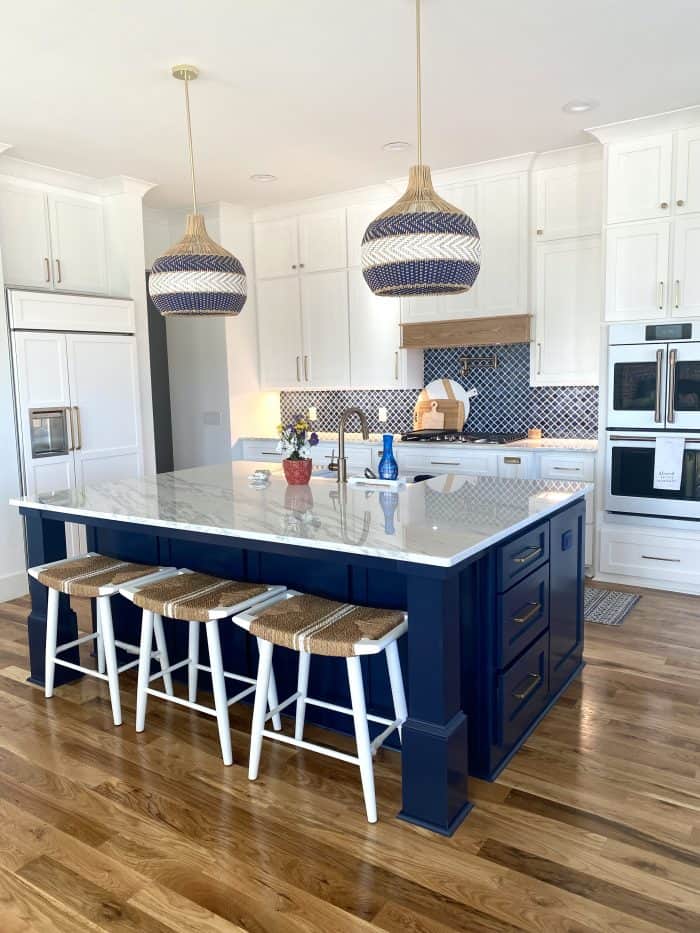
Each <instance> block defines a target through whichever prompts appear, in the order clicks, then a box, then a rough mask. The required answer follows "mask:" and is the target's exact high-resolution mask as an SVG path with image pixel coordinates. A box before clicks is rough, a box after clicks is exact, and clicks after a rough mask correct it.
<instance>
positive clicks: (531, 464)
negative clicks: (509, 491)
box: [498, 450, 535, 479]
mask: <svg viewBox="0 0 700 933" xmlns="http://www.w3.org/2000/svg"><path fill="white" fill-rule="evenodd" d="M498 475H499V476H502V477H505V478H508V479H532V478H533V477H534V475H535V457H534V455H533V454H530V453H524V452H523V451H522V450H513V451H508V452H506V453H499V454H498Z"/></svg>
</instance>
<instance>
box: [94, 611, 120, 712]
mask: <svg viewBox="0 0 700 933" xmlns="http://www.w3.org/2000/svg"><path fill="white" fill-rule="evenodd" d="M97 613H98V616H99V619H100V629H101V631H102V641H103V643H104V648H105V664H106V666H107V680H108V682H109V699H110V701H111V703H112V718H113V719H114V725H115V726H121V724H122V707H121V701H120V698H119V671H118V670H117V648H116V645H115V644H114V627H113V625H112V605H111V602H110V597H109V596H98V597H97Z"/></svg>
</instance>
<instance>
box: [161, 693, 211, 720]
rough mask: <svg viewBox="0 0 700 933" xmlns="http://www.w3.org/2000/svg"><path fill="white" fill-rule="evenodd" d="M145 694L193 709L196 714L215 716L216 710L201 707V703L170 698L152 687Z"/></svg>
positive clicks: (174, 697)
mask: <svg viewBox="0 0 700 933" xmlns="http://www.w3.org/2000/svg"><path fill="white" fill-rule="evenodd" d="M146 693H147V694H148V695H149V696H152V697H160V699H161V700H168V701H169V702H170V703H176V704H177V705H178V706H184V707H185V709H193V710H196V711H197V712H198V713H206V714H207V716H216V710H214V709H211V708H210V707H208V706H202V704H201V703H190V701H189V700H183V699H181V698H180V697H176V696H170V695H169V694H168V693H165V692H164V691H163V690H154V689H153V687H148V688H147V689H146Z"/></svg>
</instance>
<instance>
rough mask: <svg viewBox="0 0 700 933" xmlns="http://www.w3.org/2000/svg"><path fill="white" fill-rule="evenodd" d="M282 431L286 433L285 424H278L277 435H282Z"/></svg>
mask: <svg viewBox="0 0 700 933" xmlns="http://www.w3.org/2000/svg"><path fill="white" fill-rule="evenodd" d="M282 431H284V425H283V424H278V425H277V433H278V434H281V433H282Z"/></svg>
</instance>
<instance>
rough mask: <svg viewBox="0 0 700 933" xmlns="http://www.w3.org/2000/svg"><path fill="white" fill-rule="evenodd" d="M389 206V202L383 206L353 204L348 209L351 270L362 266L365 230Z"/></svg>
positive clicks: (349, 264)
mask: <svg viewBox="0 0 700 933" xmlns="http://www.w3.org/2000/svg"><path fill="white" fill-rule="evenodd" d="M389 204H390V202H389V201H388V200H387V201H385V202H384V203H382V204H378V203H375V204H353V205H352V207H349V208H348V215H347V230H348V266H350V268H352V267H353V266H359V265H360V253H361V249H362V237H363V236H364V235H365V230H366V229H367V227H368V226H369V225H370V224H371V223H372V221H373V220H374V218H375V217H377V216H378V215H379V214H381V213H382V211H385V210H386V209H387V207H389Z"/></svg>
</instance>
